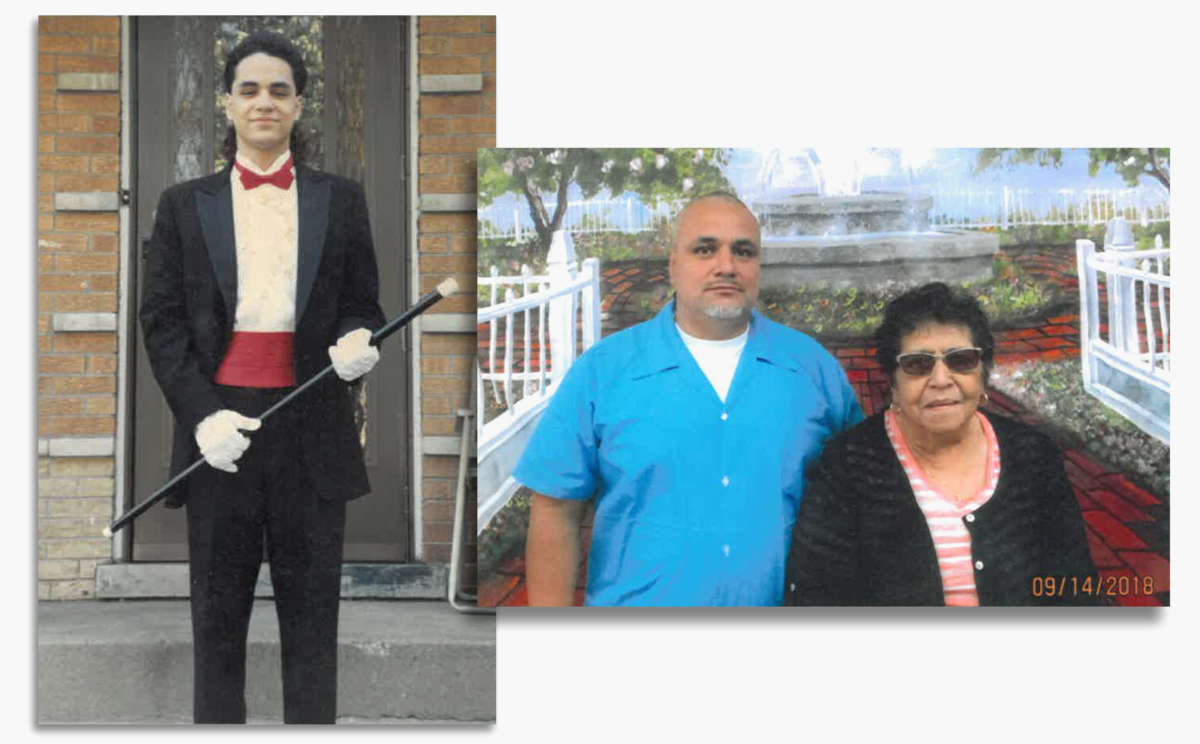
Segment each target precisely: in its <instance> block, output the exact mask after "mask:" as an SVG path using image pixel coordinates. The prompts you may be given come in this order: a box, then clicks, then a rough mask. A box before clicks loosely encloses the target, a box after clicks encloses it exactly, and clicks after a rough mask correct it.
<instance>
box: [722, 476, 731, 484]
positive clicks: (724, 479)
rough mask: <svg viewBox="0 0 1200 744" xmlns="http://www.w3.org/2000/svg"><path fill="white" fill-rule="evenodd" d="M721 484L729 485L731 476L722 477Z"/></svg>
mask: <svg viewBox="0 0 1200 744" xmlns="http://www.w3.org/2000/svg"><path fill="white" fill-rule="evenodd" d="M721 485H722V486H728V485H729V476H728V475H727V476H725V477H724V478H722V479H721Z"/></svg>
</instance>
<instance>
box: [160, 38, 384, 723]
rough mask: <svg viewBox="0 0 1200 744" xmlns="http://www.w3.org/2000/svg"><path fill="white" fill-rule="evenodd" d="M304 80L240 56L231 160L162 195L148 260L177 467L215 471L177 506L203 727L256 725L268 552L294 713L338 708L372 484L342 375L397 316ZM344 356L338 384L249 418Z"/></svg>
mask: <svg viewBox="0 0 1200 744" xmlns="http://www.w3.org/2000/svg"><path fill="white" fill-rule="evenodd" d="M307 80H308V73H307V70H306V69H305V66H304V62H303V60H302V58H301V56H300V54H299V53H298V52H297V50H296V49H295V47H293V45H292V44H291V43H290V42H289V41H288V40H286V39H285V38H283V37H280V36H277V35H274V34H267V33H257V34H253V35H251V36H249V37H247V38H246V39H245V40H244V41H242V42H241V43H240V44H239V45H238V46H237V47H236V48H235V49H234V50H233V51H232V52H231V53H230V55H229V59H228V61H227V63H226V66H225V76H224V88H225V92H226V94H227V96H228V98H227V101H226V104H225V112H226V115H227V118H228V121H229V124H230V130H229V133H228V136H227V137H226V142H225V158H226V160H227V161H228V162H229V163H230V165H229V166H228V167H227V168H226V169H224V170H222V171H221V172H219V173H217V174H215V175H212V176H208V177H204V178H199V179H196V180H193V181H188V182H186V183H182V184H178V185H176V186H173V187H171V188H169V189H167V190H166V191H165V192H164V193H163V195H162V198H161V200H160V201H159V205H158V209H157V212H156V215H155V223H154V233H153V237H152V238H151V245H150V251H149V255H148V258H147V260H146V282H145V293H144V296H143V300H142V306H141V313H140V317H141V324H142V330H143V333H144V337H145V344H146V351H147V355H148V357H149V360H150V366H151V368H152V369H153V371H154V376H155V378H156V379H157V380H158V383H159V385H160V386H161V387H162V390H163V393H164V395H165V396H166V399H167V403H168V405H169V406H170V408H171V411H172V412H173V413H174V415H175V421H176V428H175V435H174V442H173V447H172V458H171V472H172V474H174V473H177V472H179V471H180V470H182V469H183V468H184V467H186V466H187V465H188V464H189V463H191V462H192V461H194V460H195V459H196V458H197V457H199V456H203V457H204V459H205V460H206V461H207V466H205V467H202V468H201V469H200V470H199V471H197V472H196V473H195V474H194V475H193V476H192V477H191V478H190V479H188V480H186V481H185V482H184V484H183V485H182V486H181V487H180V488H179V490H177V491H176V492H175V493H173V494H172V495H171V496H170V497H169V498H168V499H167V505H168V506H174V507H178V506H180V505H183V504H185V503H186V506H187V524H188V553H189V561H190V568H191V606H192V628H193V638H194V642H195V670H194V683H195V699H194V717H195V721H196V722H197V723H217V722H230V723H236V722H245V720H246V704H245V694H244V693H245V667H246V635H247V630H248V627H249V621H250V611H251V607H252V605H253V600H254V585H255V579H256V577H257V575H258V570H259V564H260V563H261V560H262V556H263V548H264V544H265V547H266V552H267V557H268V560H269V561H270V570H271V583H272V587H273V590H274V595H275V606H276V611H277V614H278V617H279V628H280V641H281V644H280V645H281V652H282V657H283V670H282V671H283V698H284V722H285V723H333V721H334V719H335V717H336V697H337V619H338V598H339V588H340V579H341V561H342V538H343V528H344V524H345V502H346V501H348V500H350V499H353V498H355V497H358V496H361V495H363V494H365V493H366V492H367V491H368V490H369V489H370V486H369V484H368V482H367V472H366V467H365V465H364V462H363V454H362V448H361V446H360V444H359V437H358V431H357V428H356V426H355V424H354V411H353V401H352V400H351V396H350V392H349V387H348V385H347V382H348V381H351V380H354V379H356V378H358V377H360V376H361V375H363V374H365V373H366V372H367V371H369V370H370V369H371V367H372V366H374V364H375V362H376V361H377V360H378V358H379V352H378V351H377V350H376V349H375V348H374V347H373V346H371V345H370V343H369V341H370V336H371V333H372V331H373V330H375V329H378V328H380V327H381V326H382V325H383V324H384V317H383V313H382V311H381V310H380V307H379V303H378V294H379V280H378V273H377V270H376V264H375V254H374V248H373V246H372V242H371V231H370V225H369V221H368V218H367V208H366V200H365V198H364V196H363V192H362V188H361V187H360V186H359V185H358V184H356V183H354V182H352V181H349V180H346V179H343V178H340V177H337V176H334V175H331V174H326V173H321V172H318V171H315V170H312V169H310V168H306V167H305V166H304V165H303V164H301V163H300V160H301V159H302V157H303V138H302V137H301V136H300V135H299V132H298V131H297V129H296V126H295V125H296V121H297V119H298V118H299V117H300V115H301V112H302V110H303V99H302V95H303V93H304V89H305V85H306V83H307ZM330 361H332V362H333V364H334V367H335V369H336V372H337V376H338V378H340V379H337V378H333V377H327V378H325V379H324V380H322V382H321V383H320V384H318V385H316V386H315V387H314V388H313V389H311V390H309V391H307V392H306V393H305V394H304V395H303V396H302V397H301V398H299V399H297V400H296V401H295V402H294V403H292V404H290V405H289V406H288V407H286V408H284V409H282V410H281V411H280V412H279V413H277V414H273V415H272V416H271V417H270V418H269V419H267V420H266V421H265V422H260V421H259V420H258V419H257V418H255V417H256V416H258V415H259V414H261V413H262V412H263V411H265V410H266V409H267V408H268V407H269V406H271V405H272V404H273V403H274V402H276V401H278V400H279V399H280V398H282V397H283V396H284V395H286V394H287V393H288V392H290V391H291V390H292V389H293V388H294V387H295V386H296V385H298V384H300V383H302V382H304V381H305V380H307V379H308V378H309V377H311V376H312V375H314V374H315V373H317V372H318V371H320V370H321V369H322V368H323V367H325V366H326V365H327V364H329V363H330ZM243 432H252V433H251V434H249V435H247V434H244V433H243ZM251 437H253V440H254V441H253V443H251Z"/></svg>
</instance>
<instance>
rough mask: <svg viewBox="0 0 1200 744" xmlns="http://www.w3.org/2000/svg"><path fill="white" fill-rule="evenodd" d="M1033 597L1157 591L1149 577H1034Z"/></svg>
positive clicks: (1125, 595) (1131, 595)
mask: <svg viewBox="0 0 1200 744" xmlns="http://www.w3.org/2000/svg"><path fill="white" fill-rule="evenodd" d="M1031 584H1032V585H1031V586H1030V591H1031V593H1032V594H1033V596H1035V597H1079V596H1090V597H1113V598H1116V597H1135V596H1147V595H1150V594H1154V593H1155V591H1160V590H1159V589H1158V588H1157V587H1156V586H1155V584H1154V577H1153V576H1034V577H1033V580H1032V582H1031Z"/></svg>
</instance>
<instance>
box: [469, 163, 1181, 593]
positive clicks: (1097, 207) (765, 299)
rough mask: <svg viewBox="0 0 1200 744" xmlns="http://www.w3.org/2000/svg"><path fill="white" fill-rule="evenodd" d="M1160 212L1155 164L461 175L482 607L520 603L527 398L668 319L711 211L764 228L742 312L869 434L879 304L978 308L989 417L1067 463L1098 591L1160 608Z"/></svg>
mask: <svg viewBox="0 0 1200 744" xmlns="http://www.w3.org/2000/svg"><path fill="white" fill-rule="evenodd" d="M1169 189H1170V153H1169V151H1168V150H1165V149H1154V148H1140V149H1139V148H1126V149H1117V148H1113V149H932V150H929V149H927V150H909V149H880V148H847V147H840V148H813V149H810V148H794V149H787V148H775V149H769V150H730V149H703V148H702V149H652V148H647V149H611V150H602V149H591V150H580V149H570V150H564V149H540V150H539V149H525V150H486V151H480V158H479V242H478V245H479V253H478V255H479V290H478V292H479V321H480V323H479V329H478V331H479V365H480V372H481V383H480V386H479V389H478V395H479V401H478V403H479V409H480V411H479V414H480V416H479V422H480V439H479V458H480V468H479V478H480V482H479V488H480V512H479V527H480V536H479V566H480V578H481V582H480V583H481V590H480V596H479V599H480V603H481V604H489V605H494V604H504V605H520V604H524V603H525V595H524V584H523V579H524V564H523V559H522V556H523V554H524V535H525V530H526V528H527V524H528V508H529V493H528V492H527V491H525V490H524V489H522V488H520V487H519V486H518V484H516V483H515V482H514V481H512V479H511V478H510V477H509V474H510V473H511V469H512V467H513V465H514V464H515V461H516V458H518V457H519V456H520V452H521V450H522V448H523V445H524V442H525V441H527V439H528V436H529V434H530V431H531V429H532V428H533V427H534V426H536V422H537V417H538V416H539V415H540V412H541V410H542V408H543V407H544V405H545V401H546V398H547V397H548V396H549V395H551V394H552V393H553V391H554V387H555V383H556V382H557V380H559V379H561V376H562V374H564V373H565V370H566V369H567V368H569V366H570V364H571V363H572V361H573V360H574V358H575V357H576V356H577V355H578V354H580V353H582V352H583V351H584V350H585V349H586V348H588V347H589V346H590V345H591V344H593V343H595V342H596V341H597V340H599V339H600V338H602V337H605V336H608V335H609V334H612V333H614V332H616V331H619V330H621V329H623V328H626V327H628V326H630V325H633V324H635V323H638V322H641V321H643V320H646V319H648V318H650V317H651V316H652V315H653V314H654V313H656V312H657V311H658V310H659V309H660V308H661V307H662V306H663V305H664V304H666V302H667V301H668V300H669V299H670V288H669V286H668V284H667V271H666V265H667V251H668V248H669V245H668V241H669V235H668V232H669V223H670V219H671V217H672V215H673V214H674V213H675V212H676V211H677V210H678V209H679V207H680V206H681V205H682V204H683V203H686V201H687V200H688V199H690V198H693V197H695V196H697V195H700V194H702V193H706V192H709V191H713V190H726V191H732V192H734V193H736V194H737V195H738V196H739V197H740V198H741V199H742V200H743V201H745V202H746V203H747V204H748V205H749V206H750V207H751V209H752V210H753V211H754V212H755V215H756V217H757V218H758V220H759V222H760V224H761V226H762V242H763V244H762V248H761V254H760V261H761V279H760V284H761V287H762V293H761V296H760V298H759V302H758V309H759V310H760V311H761V312H763V313H764V314H765V315H767V316H769V317H771V318H773V319H774V320H777V321H779V322H781V323H784V324H786V325H788V326H791V327H793V328H796V329H798V330H801V331H803V332H805V333H807V334H808V335H810V336H812V337H814V338H816V339H817V340H818V341H819V342H820V343H821V344H822V345H823V346H824V347H825V348H827V349H828V350H830V351H831V352H832V353H834V354H835V356H836V357H837V358H838V360H839V361H840V362H841V364H842V366H843V368H844V369H845V371H846V373H847V375H848V377H849V379H850V381H851V383H852V385H853V386H854V388H855V391H856V393H857V394H858V397H859V400H860V402H861V404H862V407H863V409H864V411H865V412H866V413H867V414H868V415H870V414H871V413H873V412H875V411H877V410H880V409H881V408H882V407H884V406H885V405H886V404H887V402H888V393H889V391H888V384H887V382H886V379H885V377H884V375H883V373H882V371H881V370H880V369H879V368H878V367H877V365H876V363H875V361H874V357H873V354H874V350H873V349H872V348H871V342H870V338H871V335H872V331H873V330H874V328H875V327H876V325H878V323H879V320H880V318H881V313H882V309H883V307H884V305H885V304H886V302H887V301H888V300H889V299H891V298H893V297H895V296H897V295H898V294H900V293H901V292H903V291H904V290H906V289H909V288H912V287H913V286H916V285H919V284H922V283H925V282H927V281H932V280H939V281H944V282H947V283H949V284H951V285H953V286H958V287H961V288H964V289H965V290H966V291H968V292H969V293H970V294H971V295H972V296H974V297H975V298H977V299H978V301H979V303H980V304H981V306H982V307H983V309H984V311H985V313H986V314H987V315H988V318H989V320H990V322H991V324H992V331H993V334H994V335H995V338H996V342H997V348H996V367H995V370H994V372H993V374H992V378H991V382H990V384H991V396H990V399H991V400H990V404H989V410H990V411H992V412H994V413H997V414H1000V415H1006V416H1010V417H1013V418H1017V419H1019V420H1022V421H1024V422H1026V423H1029V424H1032V425H1034V426H1036V427H1037V428H1039V429H1041V430H1043V431H1045V432H1046V433H1048V434H1049V435H1050V436H1052V437H1053V438H1054V440H1055V441H1056V442H1057V443H1058V444H1059V446H1060V447H1061V448H1062V449H1063V451H1064V453H1065V456H1066V468H1067V473H1068V476H1069V478H1070V480H1071V484H1072V486H1073V488H1074V491H1075V494H1076V497H1077V499H1078V501H1079V504H1080V508H1081V509H1082V512H1083V516H1084V519H1085V522H1086V524H1087V537H1088V541H1089V546H1090V549H1091V553H1092V558H1093V560H1094V561H1095V563H1096V565H1097V567H1098V568H1099V569H1100V572H1101V576H1102V577H1104V578H1105V579H1106V580H1108V581H1110V582H1111V583H1112V584H1113V585H1114V586H1116V585H1117V584H1118V582H1119V583H1121V584H1122V585H1124V586H1127V587H1132V586H1134V585H1136V587H1137V591H1134V590H1132V589H1131V590H1128V591H1121V592H1117V591H1114V592H1113V593H1112V596H1110V597H1108V598H1107V599H1108V600H1109V601H1110V602H1111V603H1113V604H1167V603H1169V591H1170V587H1169V571H1168V561H1169V554H1170V551H1169V529H1168V514H1169V504H1170V473H1169V455H1170V450H1169V441H1170V428H1169V416H1170V279H1169V274H1170V198H1169V197H1170V192H1169ZM583 538H584V550H583V551H582V554H583V555H584V556H586V553H587V551H586V541H587V538H588V533H587V525H586V522H585V529H584V535H583ZM585 560H586V558H585ZM579 576H580V583H581V587H580V591H579V593H578V594H579V596H582V583H583V581H584V577H586V567H581V570H580V572H579Z"/></svg>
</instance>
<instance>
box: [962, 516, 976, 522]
mask: <svg viewBox="0 0 1200 744" xmlns="http://www.w3.org/2000/svg"><path fill="white" fill-rule="evenodd" d="M963 519H966V520H967V521H968V522H974V521H975V515H974V514H968V515H967V516H965V517H963Z"/></svg>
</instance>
